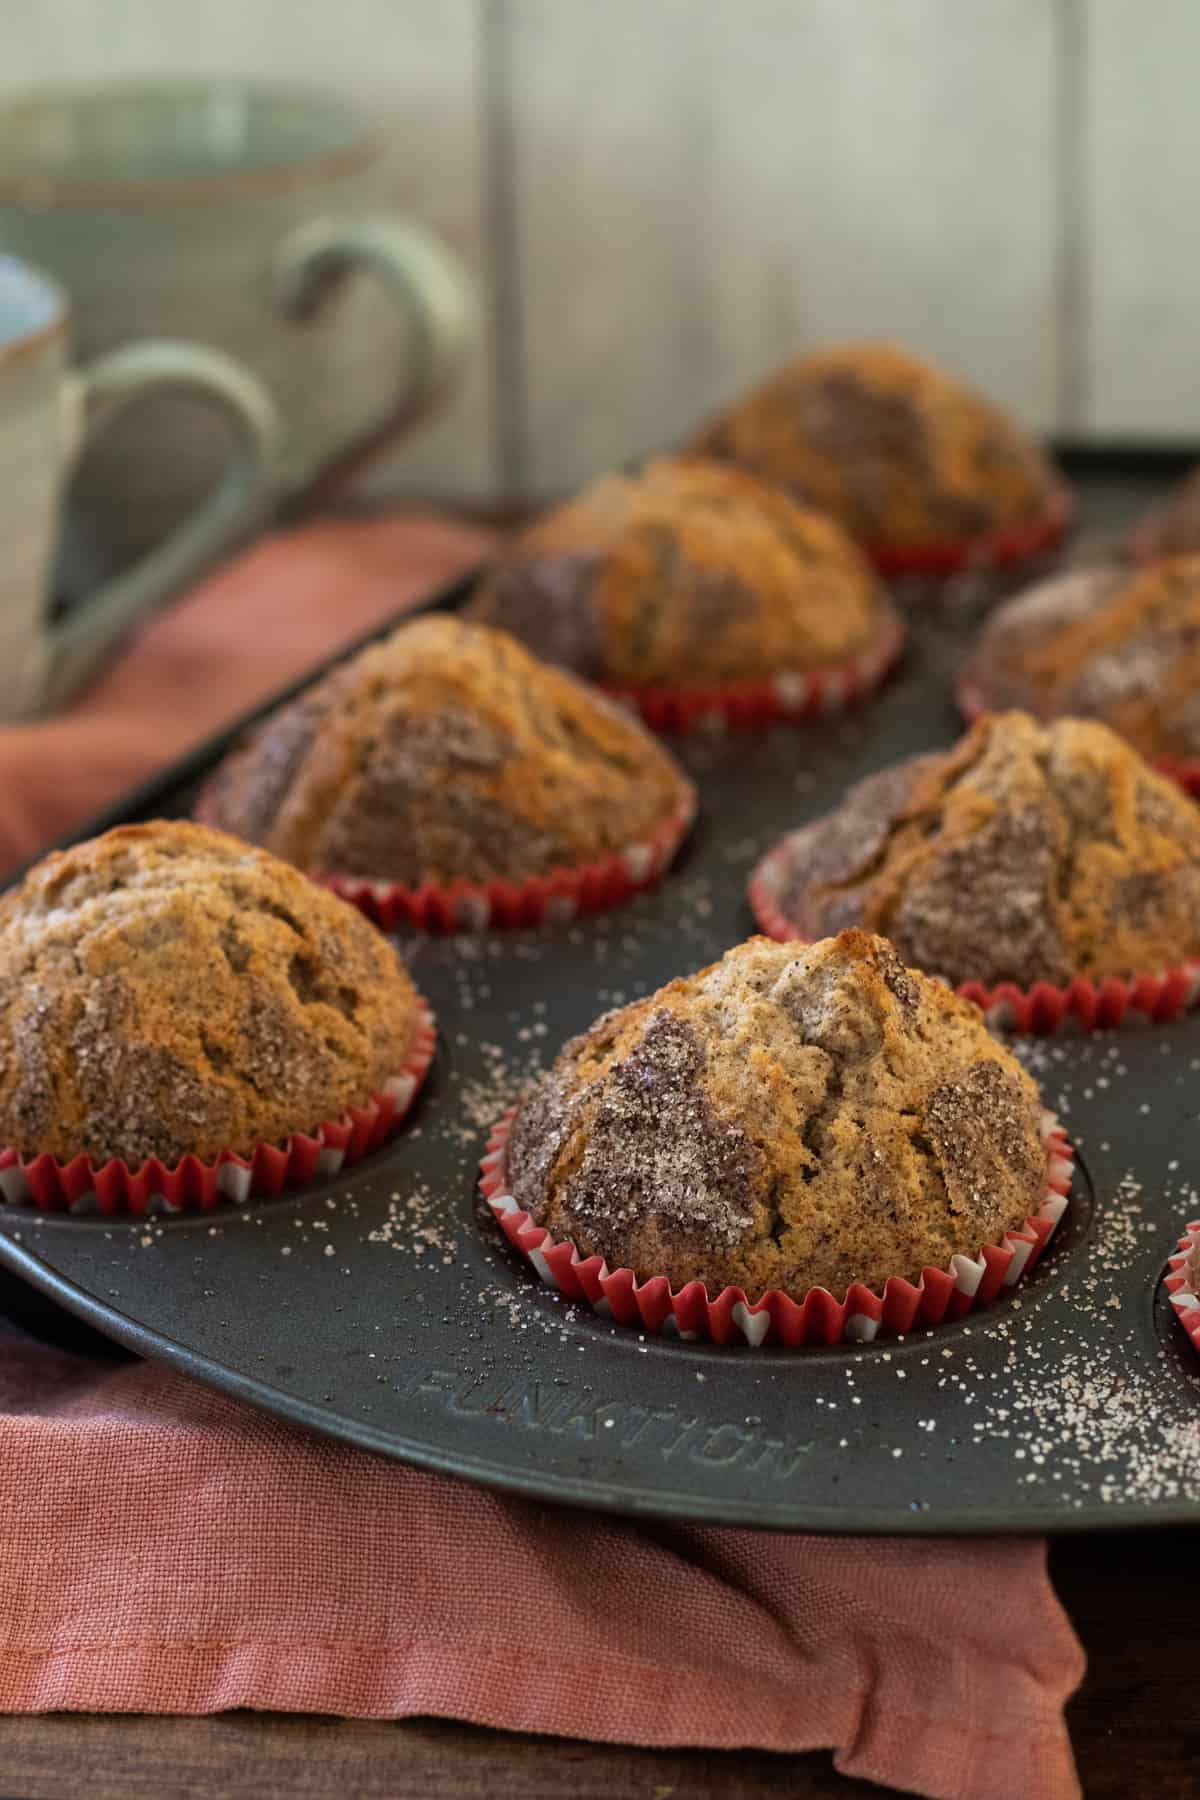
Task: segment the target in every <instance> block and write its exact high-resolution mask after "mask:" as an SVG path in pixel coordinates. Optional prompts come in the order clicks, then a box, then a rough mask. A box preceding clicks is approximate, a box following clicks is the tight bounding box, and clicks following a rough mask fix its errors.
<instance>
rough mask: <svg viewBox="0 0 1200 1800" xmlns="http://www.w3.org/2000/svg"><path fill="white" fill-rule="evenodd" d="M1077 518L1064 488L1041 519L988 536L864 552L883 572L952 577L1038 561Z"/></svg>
mask: <svg viewBox="0 0 1200 1800" xmlns="http://www.w3.org/2000/svg"><path fill="white" fill-rule="evenodd" d="M1074 517H1075V500H1074V496H1073V495H1072V494H1071V492H1070V490H1069V489H1068V488H1065V487H1064V488H1060V489H1059V490H1058V492H1057V493H1056V494H1055V496H1054V500H1053V502H1052V503H1051V506H1050V508H1049V509H1048V511H1047V512H1045V513H1044V514H1043V515H1042V516H1041V518H1038V519H1032V520H1026V521H1023V522H1022V523H1021V524H1019V525H1010V526H1006V527H1005V528H1004V529H1003V530H1001V531H996V532H993V533H991V535H990V536H987V537H978V538H968V539H965V540H964V539H959V540H958V541H956V542H954V541H952V542H947V543H941V544H922V545H920V546H916V545H908V544H865V545H864V546H863V553H864V555H865V556H866V557H867V559H868V561H870V562H871V563H873V564H874V566H875V568H876V569H878V571H879V573H880V574H881V575H884V576H887V577H890V578H903V577H904V576H908V575H929V576H948V575H959V574H964V573H969V572H970V571H972V570H977V571H978V572H980V573H981V574H982V573H986V572H987V570H989V569H997V570H999V569H1011V568H1013V567H1015V566H1016V565H1018V564H1020V563H1023V562H1032V561H1034V560H1035V559H1036V558H1038V557H1041V556H1044V555H1045V554H1046V552H1047V551H1049V550H1053V549H1054V548H1055V547H1056V545H1058V544H1060V543H1061V542H1062V540H1063V538H1064V537H1065V536H1066V534H1067V532H1068V531H1069V530H1070V528H1071V525H1072V523H1073V521H1074Z"/></svg>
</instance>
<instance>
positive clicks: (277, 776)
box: [201, 615, 694, 924]
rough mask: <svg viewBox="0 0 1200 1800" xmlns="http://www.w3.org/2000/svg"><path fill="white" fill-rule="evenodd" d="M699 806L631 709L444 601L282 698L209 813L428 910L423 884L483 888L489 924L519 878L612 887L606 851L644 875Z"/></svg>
mask: <svg viewBox="0 0 1200 1800" xmlns="http://www.w3.org/2000/svg"><path fill="white" fill-rule="evenodd" d="M693 807H694V796H693V793H692V789H691V787H690V785H689V783H688V781H687V780H686V778H685V777H684V775H683V773H682V771H681V770H680V768H679V767H678V765H677V764H676V762H675V761H674V759H673V758H672V757H671V756H670V755H669V754H668V753H667V751H666V750H665V749H663V748H662V746H661V745H660V744H659V743H658V742H657V741H656V739H654V738H653V737H652V736H651V735H650V734H649V732H647V731H646V730H645V729H644V727H643V726H641V725H640V724H638V723H637V721H636V720H634V719H631V718H630V717H629V716H628V715H627V714H626V713H625V712H624V711H623V710H622V709H621V708H620V707H618V706H616V705H615V704H614V703H613V702H612V701H610V700H607V699H606V698H605V697H604V696H603V695H601V694H598V693H596V692H595V691H594V690H593V689H591V688H588V687H586V686H585V685H584V684H583V683H582V682H579V681H576V680H575V678H574V677H573V676H571V675H567V674H564V673H563V672H562V671H561V670H559V669H554V668H550V667H549V666H547V665H546V664H545V663H542V662H539V661H538V660H537V659H536V658H535V657H533V656H531V655H530V654H529V652H528V651H527V650H525V649H524V648H523V647H522V646H521V645H520V644H518V643H516V642H515V640H514V639H513V638H511V637H509V636H508V635H507V634H506V633H504V632H499V631H491V630H488V629H487V628H486V627H484V626H482V625H471V624H464V623H463V622H462V621H460V620H458V619H454V618H451V617H448V616H444V615H443V616H430V617H428V618H423V619H418V620H414V621H413V622H412V623H410V624H407V625H402V626H401V627H400V629H399V630H398V631H396V632H394V633H393V634H392V635H391V636H390V637H389V638H387V639H386V640H384V642H382V643H379V644H374V645H371V646H370V647H369V648H368V649H366V650H364V651H362V652H361V653H360V654H359V655H358V656H355V657H354V658H353V659H352V660H351V661H349V662H347V663H344V664H343V665H342V666H341V667H340V668H338V669H335V670H334V671H333V673H332V674H331V675H328V676H326V677H325V679H324V680H323V681H320V682H318V683H317V685H316V686H315V687H312V688H310V689H309V690H308V691H307V692H306V693H304V694H302V695H301V696H300V697H299V699H297V700H294V701H292V702H291V704H290V705H287V706H284V707H283V708H282V709H281V710H280V711H279V712H277V713H274V714H273V715H272V716H271V717H270V718H269V719H268V720H267V721H266V723H265V724H264V725H262V726H261V727H260V728H259V729H258V730H257V732H256V733H255V734H254V735H253V737H252V738H251V739H250V741H249V742H248V743H246V744H245V745H243V746H242V747H241V748H240V749H237V750H235V751H234V752H233V754H232V755H231V756H229V757H228V758H227V759H226V761H225V762H224V763H223V764H222V766H221V768H220V769H219V770H218V772H217V774H216V776H215V777H214V779H213V782H212V784H211V786H210V787H209V789H208V791H207V792H206V794H205V795H204V797H203V799H202V801H201V814H202V816H203V817H204V818H205V819H207V820H208V821H210V822H211V823H212V824H214V825H219V826H221V827H222V828H224V829H226V830H228V831H233V832H236V833H237V834H238V836H240V837H243V838H245V839H247V840H248V841H249V842H250V843H255V844H262V845H264V846H265V847H266V848H267V849H269V850H271V851H273V852H274V853H275V855H277V856H281V857H283V858H285V860H286V861H288V862H290V863H294V864H295V865H296V867H297V868H300V869H304V870H306V871H307V872H309V873H310V874H314V875H318V876H320V877H322V878H326V879H329V880H331V881H333V882H335V883H336V884H337V885H338V886H339V887H340V888H341V889H342V891H345V892H347V893H349V894H351V895H352V896H353V897H355V898H359V899H360V900H361V901H362V902H363V903H364V904H368V905H370V904H371V902H372V899H374V900H376V901H378V902H379V904H380V905H381V906H384V907H385V908H386V907H388V906H389V904H390V902H392V901H393V900H395V901H396V903H397V904H400V905H405V906H407V907H408V911H409V914H410V915H411V916H412V918H413V920H414V922H416V923H437V922H439V921H438V920H437V919H435V918H434V917H432V916H430V917H426V913H427V911H428V908H426V907H425V905H424V901H423V899H422V895H423V894H428V893H429V892H430V891H431V890H432V892H433V896H434V899H435V900H436V899H437V898H438V897H439V896H441V897H442V899H443V900H445V897H446V896H447V894H449V895H451V896H452V897H453V895H454V894H458V895H459V896H460V898H465V900H466V901H467V902H469V901H470V900H471V898H472V893H473V894H474V896H475V897H476V898H477V899H478V900H479V901H480V902H482V904H483V907H484V912H483V915H482V917H481V916H479V915H478V913H476V912H475V911H473V910H472V909H471V908H470V906H469V905H468V906H467V909H466V915H467V916H465V918H464V922H467V923H474V924H482V923H486V922H487V918H488V917H489V916H491V917H492V919H493V921H494V922H500V920H501V918H502V917H503V916H504V908H505V905H506V904H507V905H508V907H509V910H512V908H514V907H517V908H518V910H519V906H520V904H521V903H522V902H521V892H520V891H518V892H517V893H515V894H514V892H513V884H516V888H517V889H518V890H521V889H522V884H528V883H529V882H530V881H533V882H534V883H535V885H536V896H542V897H544V892H545V885H546V879H547V878H549V877H551V876H552V875H554V874H555V872H561V871H567V872H569V873H570V874H571V877H572V881H571V883H570V884H569V885H570V886H571V888H572V891H573V892H576V893H577V897H578V898H580V900H581V903H588V901H589V900H591V901H592V902H597V901H599V900H603V899H605V898H608V897H612V896H611V894H610V890H611V888H612V886H613V881H612V879H609V880H608V882H607V885H605V882H604V881H603V880H601V881H599V883H598V884H597V882H596V881H594V880H593V881H591V885H590V886H587V885H585V884H584V877H585V876H589V879H591V875H593V874H594V872H595V869H596V867H597V865H604V868H605V869H607V867H608V864H610V863H611V864H613V865H616V864H617V863H620V864H621V881H622V882H623V884H624V889H625V890H626V891H627V890H628V888H629V887H632V886H636V885H639V884H641V883H643V882H644V881H646V880H648V879H650V878H651V877H652V876H653V875H654V874H656V873H657V872H658V871H659V870H660V869H661V868H662V867H663V866H664V864H665V862H666V861H668V860H669V858H670V854H671V853H672V852H673V850H674V848H675V846H676V845H677V844H678V842H679V839H680V838H681V837H682V835H683V833H684V831H685V830H686V827H687V824H688V823H689V821H690V818H691V815H692V811H693ZM622 859H624V860H623V861H622ZM495 884H509V891H508V894H507V900H506V897H505V895H503V894H497V893H495V892H494V891H492V892H489V885H490V886H491V887H492V888H493V889H494V886H495ZM561 885H563V884H561V883H560V886H561ZM525 910H526V912H527V911H528V908H527V907H526V909H525ZM381 922H383V923H391V922H393V920H392V918H391V917H384V918H382V919H381ZM443 922H448V921H443Z"/></svg>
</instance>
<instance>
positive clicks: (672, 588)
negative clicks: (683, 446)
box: [471, 457, 895, 687]
mask: <svg viewBox="0 0 1200 1800" xmlns="http://www.w3.org/2000/svg"><path fill="white" fill-rule="evenodd" d="M471 616H472V617H473V618H478V619H482V620H483V621H485V622H486V623H488V624H492V625H499V626H502V627H503V628H504V629H505V630H506V631H511V632H513V633H514V635H515V636H517V637H519V638H520V639H521V640H522V642H523V643H526V644H528V645H529V647H530V648H531V649H532V650H534V651H536V652H537V654H538V655H539V656H544V657H545V658H547V660H548V661H550V662H555V663H560V664H562V665H563V666H564V667H566V668H569V669H573V670H574V671H575V673H576V674H578V675H584V676H587V677H588V678H589V679H591V680H595V681H605V682H610V683H613V684H614V685H618V686H624V687H653V686H676V687H688V686H693V687H698V686H704V685H706V684H710V683H714V682H726V681H753V680H767V679H769V678H770V677H771V676H773V675H775V674H778V673H781V672H785V671H796V672H804V671H807V670H810V669H821V668H829V667H834V666H837V665H839V664H842V663H845V662H848V661H850V660H851V659H852V658H853V657H854V656H856V655H857V654H858V653H859V652H861V651H863V650H865V649H867V648H868V647H870V646H871V645H873V644H874V643H875V642H876V641H877V639H878V638H879V636H880V633H881V629H882V628H883V627H884V626H885V624H886V625H889V626H890V625H892V624H893V623H894V621H895V613H894V611H893V608H892V605H891V602H890V601H889V600H888V598H887V595H886V594H885V592H884V590H883V588H882V587H881V586H880V584H879V582H878V580H877V579H876V577H875V574H874V572H873V571H872V569H871V567H870V565H869V564H868V563H867V562H866V561H865V559H864V558H863V557H862V556H861V555H860V553H859V552H858V551H857V550H856V549H855V547H854V545H853V544H852V543H851V542H850V540H849V539H848V538H847V537H846V535H845V533H844V532H842V531H841V530H840V529H839V528H838V526H837V525H835V524H834V523H833V521H832V520H830V519H827V518H824V517H823V516H822V515H821V514H820V513H817V512H814V511H812V510H811V509H809V508H805V507H801V506H797V505H796V504H795V503H794V502H793V501H792V500H790V499H789V498H788V497H787V495H786V494H782V493H779V492H777V491H775V490H773V489H771V488H769V487H767V486H766V485H765V484H764V483H763V482H760V481H757V480H755V479H754V478H753V477H752V476H749V475H744V474H742V473H741V472H740V471H739V470H737V469H731V468H725V467H722V466H721V465H720V464H719V463H714V462H704V461H702V460H700V459H686V458H679V457H660V458H659V459H658V460H657V461H655V462H651V463H650V464H648V465H647V467H646V468H645V469H643V470H642V471H641V472H640V473H638V474H636V475H604V476H602V477H601V478H600V480H598V481H594V482H592V483H591V485H590V486H589V487H586V488H584V489H583V491H582V493H580V494H577V495H576V496H575V498H574V499H573V500H569V501H568V502H567V503H566V504H565V505H564V506H560V507H557V508H555V510H554V511H553V512H550V513H548V514H547V515H546V516H545V517H544V518H541V519H539V520H538V521H537V522H536V523H535V524H533V525H532V526H530V527H529V528H528V529H527V530H525V531H523V532H521V533H519V534H518V535H517V537H516V538H515V539H514V540H513V542H512V543H511V544H510V545H509V546H508V548H507V549H506V550H504V551H502V552H501V554H500V556H499V557H498V558H497V559H496V560H495V561H494V562H493V564H492V566H491V568H490V569H489V570H488V571H487V572H486V574H485V577H484V581H483V586H482V588H481V590H480V593H479V595H478V597H477V598H476V600H475V601H474V602H473V604H472V607H471Z"/></svg>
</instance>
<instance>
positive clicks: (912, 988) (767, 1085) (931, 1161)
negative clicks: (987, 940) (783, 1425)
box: [505, 931, 1046, 1299]
mask: <svg viewBox="0 0 1200 1800" xmlns="http://www.w3.org/2000/svg"><path fill="white" fill-rule="evenodd" d="M505 1173H506V1176H507V1180H508V1185H509V1189H510V1192H511V1193H512V1195H513V1197H514V1198H515V1199H516V1201H517V1203H518V1205H519V1206H521V1207H522V1208H524V1210H525V1211H527V1212H528V1213H529V1214H530V1215H531V1217H532V1218H533V1219H534V1220H536V1222H537V1223H538V1224H539V1225H542V1226H545V1227H546V1228H547V1229H548V1230H550V1231H551V1232H552V1233H554V1234H555V1235H557V1236H561V1237H569V1238H571V1239H572V1240H573V1241H574V1243H575V1245H576V1246H577V1248H578V1249H579V1251H580V1253H581V1254H582V1255H584V1256H592V1255H600V1256H603V1257H605V1259H606V1260H607V1262H608V1264H609V1267H610V1268H617V1267H628V1268H632V1269H634V1270H635V1272H636V1273H637V1274H638V1275H639V1276H640V1277H642V1278H643V1279H645V1278H648V1277H650V1276H652V1275H666V1276H667V1277H668V1278H669V1279H670V1281H671V1284H672V1286H673V1287H678V1286H680V1285H682V1284H683V1283H684V1282H687V1281H692V1280H700V1281H703V1282H704V1283H705V1285H706V1287H707V1288H708V1292H709V1294H710V1296H715V1294H716V1293H717V1291H718V1290H719V1289H720V1288H722V1287H725V1286H727V1285H729V1284H733V1285H735V1286H738V1287H741V1288H744V1289H745V1290H746V1292H747V1294H748V1295H749V1297H750V1298H751V1299H756V1298H757V1297H758V1296H759V1295H760V1294H762V1293H763V1292H764V1291H765V1290H766V1289H768V1288H781V1289H783V1290H784V1291H785V1292H787V1293H790V1294H791V1295H792V1296H793V1298H797V1299H798V1298H800V1297H802V1296H803V1294H804V1293H805V1292H806V1291H807V1290H808V1289H809V1288H810V1287H813V1286H822V1287H826V1288H828V1289H830V1291H831V1292H833V1293H834V1294H835V1295H837V1296H838V1297H839V1298H840V1297H841V1296H842V1294H843V1293H844V1291H845V1289H846V1287H847V1285H848V1284H849V1283H850V1282H852V1281H862V1282H865V1283H866V1284H867V1285H868V1286H870V1287H872V1288H874V1289H876V1290H877V1291H878V1290H879V1289H880V1288H882V1286H883V1284H884V1283H885V1282H886V1280H887V1279H888V1277H889V1276H891V1275H903V1276H906V1277H908V1279H909V1280H912V1281H916V1280H917V1279H918V1278H919V1276H920V1274H921V1271H922V1269H924V1268H925V1267H927V1266H929V1265H936V1266H938V1267H945V1266H946V1264H947V1263H948V1261H949V1259H950V1257H951V1256H953V1255H955V1254H956V1253H958V1252H963V1253H965V1254H969V1255H975V1254H977V1253H978V1251H979V1250H980V1249H981V1248H982V1247H983V1245H984V1244H987V1243H994V1242H997V1241H999V1239H1000V1238H1001V1236H1002V1235H1003V1233H1004V1232H1005V1231H1006V1230H1009V1229H1011V1228H1013V1227H1016V1226H1019V1225H1020V1224H1021V1223H1022V1222H1023V1221H1024V1220H1025V1219H1026V1218H1027V1217H1028V1216H1030V1215H1031V1214H1033V1213H1036V1211H1037V1210H1038V1208H1039V1206H1040V1204H1041V1202H1042V1200H1043V1198H1044V1194H1045V1178H1046V1153H1045V1149H1044V1144H1043V1134H1042V1120H1041V1108H1040V1104H1039V1100H1038V1094H1037V1089H1036V1088H1035V1086H1034V1084H1033V1082H1032V1080H1031V1079H1030V1077H1029V1076H1028V1075H1027V1074H1026V1073H1025V1071H1024V1070H1023V1069H1022V1068H1021V1066H1020V1064H1019V1063H1018V1062H1017V1061H1016V1059H1015V1058H1014V1057H1013V1056H1012V1055H1011V1054H1010V1053H1009V1052H1008V1051H1007V1050H1006V1049H1005V1048H1004V1047H1003V1046H1002V1045H1001V1044H999V1043H998V1042H997V1041H996V1039H995V1038H993V1037H992V1036H991V1034H990V1033H989V1032H988V1030H987V1028H986V1027H985V1025H984V1023H983V1019H982V1017H981V1015H980V1013H979V1012H978V1010H977V1009H976V1008H975V1007H974V1006H972V1005H971V1004H970V1003H969V1002H967V1001H964V1000H959V999H958V998H957V997H956V996H954V995H953V994H951V993H950V992H949V990H948V989H946V988H944V987H943V986H942V985H941V984H940V983H938V982H935V981H931V980H929V979H928V978H927V977H925V976H923V975H919V974H916V973H914V972H913V971H911V970H908V969H905V967H904V966H903V964H902V963H901V961H900V959H899V958H898V957H897V955H896V953H895V951H894V950H893V949H892V947H891V945H890V944H888V943H886V942H884V941H883V939H881V938H876V937H871V936H869V935H867V934H866V933H865V932H860V931H844V932H842V933H841V935H840V936H839V937H837V938H834V939H828V940H826V941H825V942H823V943H819V944H812V945H804V946H801V945H797V944H775V943H772V942H771V941H770V940H769V939H767V938H751V939H750V941H749V942H748V943H745V944H739V945H738V946H737V948H736V949H733V950H730V951H729V952H728V953H727V954H726V956H725V957H724V959H723V960H722V961H721V962H719V963H714V964H713V965H712V966H711V967H710V968H707V969H702V970H701V971H700V972H699V974H696V975H689V976H686V977H685V978H684V979H682V980H680V981H673V982H671V983H670V985H669V986H667V987H664V988H662V989H660V990H659V992H658V993H657V994H653V995H651V997H650V998H649V999H647V1000H639V1001H637V1002H636V1003H635V1004H634V1005H632V1006H625V1007H622V1008H621V1009H620V1010H619V1011H617V1012H610V1013H607V1014H606V1015H605V1016H604V1017H603V1018H601V1019H598V1020H597V1022H596V1023H595V1024H594V1025H593V1026H592V1028H591V1030H590V1031H588V1032H585V1033H584V1035H583V1036H582V1037H578V1038H575V1039H574V1040H573V1041H572V1042H571V1043H569V1044H567V1045H566V1047H565V1048H564V1049H563V1051H562V1052H561V1054H560V1055H559V1057H558V1059H557V1060H556V1062H555V1063H554V1065H553V1067H552V1068H551V1069H550V1070H549V1071H548V1072H547V1073H546V1074H545V1075H544V1076H543V1077H542V1078H541V1080H540V1081H539V1082H538V1083H537V1085H536V1086H535V1087H534V1088H533V1089H532V1090H531V1092H530V1093H529V1094H528V1095H527V1096H526V1098H525V1099H524V1101H523V1102H522V1104H521V1105H520V1107H519V1108H518V1110H517V1113H516V1116H515V1118H514V1120H513V1123H512V1129H511V1133H510V1136H509V1140H508V1149H507V1166H506V1171H505Z"/></svg>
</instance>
